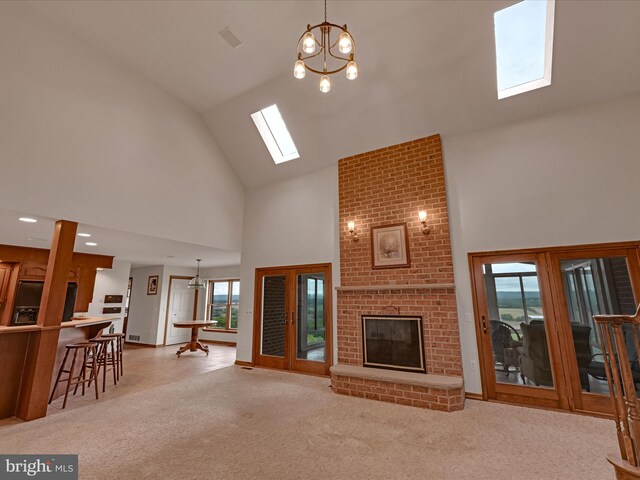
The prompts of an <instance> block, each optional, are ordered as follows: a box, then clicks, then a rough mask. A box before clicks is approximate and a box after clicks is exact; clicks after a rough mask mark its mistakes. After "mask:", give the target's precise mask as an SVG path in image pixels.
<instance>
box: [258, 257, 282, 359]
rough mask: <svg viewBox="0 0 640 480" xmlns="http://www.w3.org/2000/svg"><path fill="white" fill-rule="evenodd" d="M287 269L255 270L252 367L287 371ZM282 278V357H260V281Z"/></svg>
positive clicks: (269, 268) (268, 268)
mask: <svg viewBox="0 0 640 480" xmlns="http://www.w3.org/2000/svg"><path fill="white" fill-rule="evenodd" d="M288 271H289V269H288V268H287V267H266V268H256V270H255V279H254V287H253V340H254V341H253V354H252V357H251V360H252V362H253V365H254V366H257V367H265V368H275V369H278V370H289V349H288V348H287V346H288V344H289V328H287V326H288V314H289V305H288V303H289V301H290V300H289V295H288V294H287V286H288V285H289V283H288V279H289V274H288ZM281 276H284V285H285V287H284V288H285V305H284V310H285V323H284V324H283V327H284V355H283V356H282V357H277V356H275V355H262V354H261V353H260V348H261V345H262V334H261V328H260V327H261V320H262V279H263V278H265V277H281Z"/></svg>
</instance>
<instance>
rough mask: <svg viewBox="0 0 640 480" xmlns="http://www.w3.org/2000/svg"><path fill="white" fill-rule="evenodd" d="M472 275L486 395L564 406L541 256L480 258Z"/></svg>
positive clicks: (522, 254)
mask: <svg viewBox="0 0 640 480" xmlns="http://www.w3.org/2000/svg"><path fill="white" fill-rule="evenodd" d="M473 271H474V273H473V277H474V289H475V297H476V308H477V312H476V313H477V318H478V327H479V329H478V332H479V348H480V351H481V357H480V360H481V365H482V374H483V390H484V392H485V395H486V397H487V398H491V399H495V400H501V401H507V402H517V403H529V404H536V405H540V406H546V407H553V408H564V407H565V406H566V403H567V400H566V396H564V395H563V394H562V393H561V390H560V388H559V386H560V385H562V382H563V379H564V374H563V371H562V366H561V363H560V362H559V358H560V354H559V346H558V341H557V337H556V336H555V325H556V323H555V320H554V317H553V314H552V313H553V308H552V304H551V303H550V301H551V293H550V290H549V283H548V280H547V270H546V266H545V263H544V256H543V255H539V254H536V253H517V254H504V255H486V256H478V257H475V258H474V259H473Z"/></svg>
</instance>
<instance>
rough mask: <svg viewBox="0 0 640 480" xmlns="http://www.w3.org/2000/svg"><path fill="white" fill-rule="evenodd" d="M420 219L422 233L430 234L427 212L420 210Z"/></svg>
mask: <svg viewBox="0 0 640 480" xmlns="http://www.w3.org/2000/svg"><path fill="white" fill-rule="evenodd" d="M418 218H419V219H420V223H422V233H423V234H424V235H427V234H428V233H429V231H430V230H429V227H428V226H427V211H426V210H420V211H419V212H418Z"/></svg>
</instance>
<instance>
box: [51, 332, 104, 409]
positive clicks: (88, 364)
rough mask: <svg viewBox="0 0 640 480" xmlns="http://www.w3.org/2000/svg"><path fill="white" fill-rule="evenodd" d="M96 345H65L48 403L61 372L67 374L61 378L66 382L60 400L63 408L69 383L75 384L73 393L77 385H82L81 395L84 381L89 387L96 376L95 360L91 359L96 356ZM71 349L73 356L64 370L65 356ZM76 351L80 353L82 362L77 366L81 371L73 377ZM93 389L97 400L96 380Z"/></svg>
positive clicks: (67, 355) (86, 343) (76, 389)
mask: <svg viewBox="0 0 640 480" xmlns="http://www.w3.org/2000/svg"><path fill="white" fill-rule="evenodd" d="M96 347H97V345H96V344H95V343H93V342H80V343H72V344H70V345H67V346H66V348H67V351H66V352H65V354H64V358H63V359H62V365H60V370H58V376H57V377H56V383H55V384H54V385H53V390H52V391H51V396H50V397H49V403H51V402H52V401H53V395H54V394H55V392H56V389H57V388H58V383H59V382H60V379H61V377H62V374H63V373H67V374H69V375H68V377H67V378H64V379H62V381H63V382H64V381H66V382H67V388H66V389H65V392H64V401H63V402H62V408H63V409H64V408H65V407H66V406H67V397H68V396H69V389H70V388H71V385H75V386H76V388H75V389H74V391H73V393H74V395H75V393H76V392H77V391H78V386H79V385H82V395H84V393H85V389H84V384H85V383H87V382H88V383H89V385H88V386H89V387H91V380H93V379H94V378H96V376H97V372H96V368H95V362H93V360H92V359H94V358H96V355H97V351H96ZM72 351H73V357H72V358H71V365H70V366H69V369H68V370H66V369H65V365H66V363H67V358H68V357H69V353H71V352H72ZM78 353H80V355H82V364H81V365H79V368H80V370H81V371H80V373H79V374H78V376H77V377H74V376H73V374H74V372H75V371H76V359H77V358H78ZM90 360H91V361H90ZM87 370H90V373H89V378H87V376H86V372H87ZM95 390H96V400H98V383H97V382H95Z"/></svg>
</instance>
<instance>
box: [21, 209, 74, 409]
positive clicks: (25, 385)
mask: <svg viewBox="0 0 640 480" xmlns="http://www.w3.org/2000/svg"><path fill="white" fill-rule="evenodd" d="M77 229H78V224H77V223H75V222H69V221H66V220H60V221H58V222H56V225H55V228H54V231H53V240H52V242H51V251H50V252H49V260H48V262H47V273H46V276H45V280H44V287H43V290H42V300H41V302H40V311H39V313H38V326H39V327H41V328H40V330H38V331H35V332H32V333H31V337H30V339H29V348H28V350H27V357H26V362H25V366H24V371H23V374H22V384H21V387H20V397H19V399H18V406H17V408H16V416H17V417H18V418H21V419H23V420H33V419H35V418H40V417H44V416H45V415H46V414H47V402H48V399H49V389H50V388H51V377H52V376H53V366H54V363H55V359H56V352H57V349H58V337H59V335H60V325H61V323H62V315H63V313H64V302H65V297H66V293H67V285H68V282H69V270H70V269H71V262H72V259H73V246H74V244H75V240H76V231H77Z"/></svg>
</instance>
